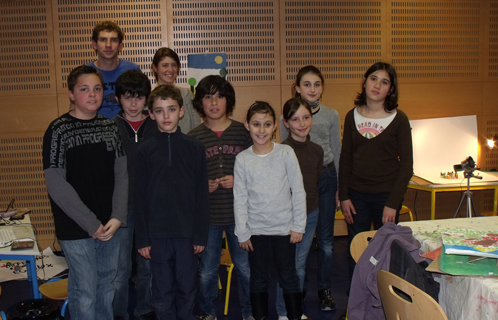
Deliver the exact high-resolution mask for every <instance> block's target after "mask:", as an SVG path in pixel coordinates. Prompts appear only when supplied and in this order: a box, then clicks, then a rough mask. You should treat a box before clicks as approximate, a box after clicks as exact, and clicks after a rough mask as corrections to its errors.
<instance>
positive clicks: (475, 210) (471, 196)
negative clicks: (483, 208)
mask: <svg viewBox="0 0 498 320" xmlns="http://www.w3.org/2000/svg"><path fill="white" fill-rule="evenodd" d="M470 201H471V202H472V208H474V214H475V215H476V217H478V216H479V215H478V214H477V209H476V203H475V202H474V195H473V194H472V193H471V194H470Z"/></svg>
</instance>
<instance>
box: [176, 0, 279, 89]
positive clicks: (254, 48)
mask: <svg viewBox="0 0 498 320" xmlns="http://www.w3.org/2000/svg"><path fill="white" fill-rule="evenodd" d="M168 5H169V6H170V7H169V8H168V9H169V11H170V12H171V16H170V17H171V28H170V30H171V36H172V37H171V38H170V40H169V46H170V47H171V48H172V49H173V50H175V52H176V53H178V55H179V56H180V58H181V61H182V69H183V71H181V76H180V77H179V78H178V79H177V82H179V83H186V77H185V75H186V66H187V65H186V64H187V55H188V54H194V53H206V52H211V53H217V52H220V53H223V52H224V53H226V54H227V69H228V77H227V79H228V80H229V81H231V82H232V84H233V85H239V86H240V85H254V86H265V85H275V84H277V85H278V84H279V83H280V73H279V68H280V57H279V40H278V39H279V25H278V14H279V12H278V7H279V6H278V1H277V0H273V1H240V0H235V1H223V0H221V1H213V0H211V1H196V0H190V1H189V0H171V1H168Z"/></svg>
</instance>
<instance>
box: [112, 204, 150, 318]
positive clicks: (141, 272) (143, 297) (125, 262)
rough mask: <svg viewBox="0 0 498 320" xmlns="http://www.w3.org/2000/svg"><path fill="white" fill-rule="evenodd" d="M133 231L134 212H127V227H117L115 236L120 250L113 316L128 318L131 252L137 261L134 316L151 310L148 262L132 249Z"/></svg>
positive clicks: (115, 281) (115, 280)
mask: <svg viewBox="0 0 498 320" xmlns="http://www.w3.org/2000/svg"><path fill="white" fill-rule="evenodd" d="M134 231H135V214H134V213H133V211H129V212H128V218H127V227H126V228H119V230H118V232H116V234H115V237H117V238H118V239H119V242H120V250H119V260H118V266H119V267H118V271H117V274H116V278H115V279H114V288H115V289H116V293H115V295H114V300H113V302H112V307H113V310H114V316H115V317H122V318H123V319H124V320H128V319H129V318H130V317H129V315H128V294H129V280H130V276H131V270H132V254H135V255H136V261H137V288H136V289H137V305H136V308H135V311H134V315H135V316H137V317H138V316H141V315H144V314H146V313H148V312H150V311H152V306H151V305H150V264H149V260H147V259H145V258H143V257H142V256H141V255H140V254H138V252H137V251H136V250H133V233H134Z"/></svg>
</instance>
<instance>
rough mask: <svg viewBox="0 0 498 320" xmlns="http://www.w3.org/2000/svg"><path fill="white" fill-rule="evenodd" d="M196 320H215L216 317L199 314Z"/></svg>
mask: <svg viewBox="0 0 498 320" xmlns="http://www.w3.org/2000/svg"><path fill="white" fill-rule="evenodd" d="M197 318H199V319H201V320H216V316H215V315H214V314H204V313H203V314H201V315H199V316H197Z"/></svg>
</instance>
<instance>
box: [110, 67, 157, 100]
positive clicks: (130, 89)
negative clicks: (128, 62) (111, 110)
mask: <svg viewBox="0 0 498 320" xmlns="http://www.w3.org/2000/svg"><path fill="white" fill-rule="evenodd" d="M150 90H151V86H150V81H149V77H147V76H146V75H145V74H144V73H142V72H140V71H138V70H128V71H125V72H123V73H122V74H121V75H120V76H119V77H118V78H117V79H116V87H115V94H116V97H118V100H119V99H121V97H122V96H124V95H130V96H132V97H145V98H146V99H147V98H148V97H149V95H150Z"/></svg>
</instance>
